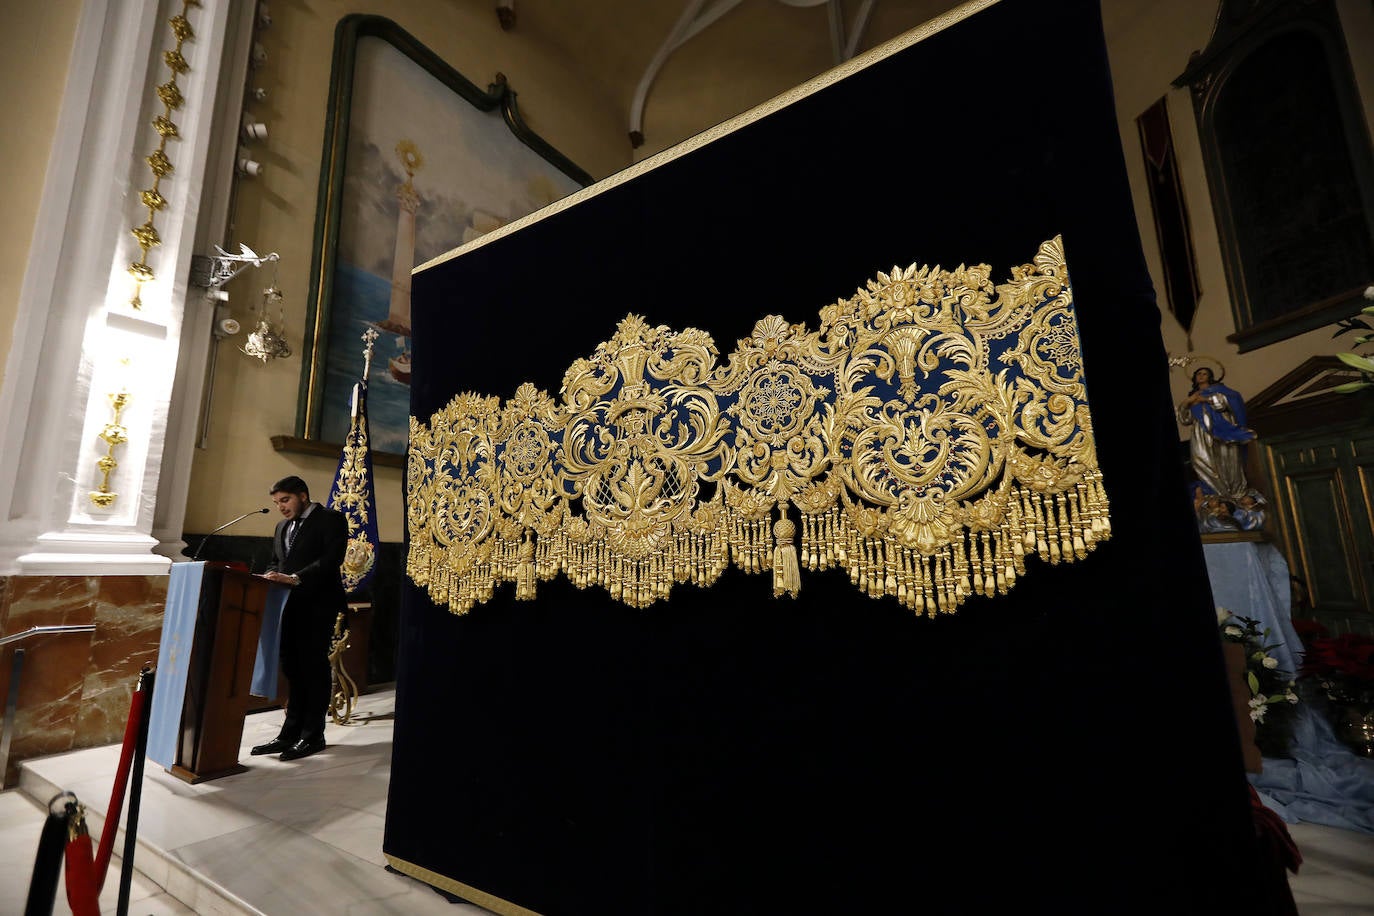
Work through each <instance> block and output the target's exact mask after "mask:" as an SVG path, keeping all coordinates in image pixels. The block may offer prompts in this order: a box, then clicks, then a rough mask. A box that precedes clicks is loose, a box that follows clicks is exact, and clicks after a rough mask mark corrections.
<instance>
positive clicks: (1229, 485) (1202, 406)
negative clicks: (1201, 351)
mask: <svg viewBox="0 0 1374 916" xmlns="http://www.w3.org/2000/svg"><path fill="white" fill-rule="evenodd" d="M1178 419H1179V422H1180V423H1182V424H1183V425H1184V426H1191V427H1192V428H1193V434H1192V437H1191V441H1190V443H1189V449H1188V451H1189V457H1190V458H1191V460H1192V464H1193V473H1194V474H1196V475H1197V479H1198V480H1199V481H1201V482H1202V484H1203V485H1204V486H1205V487H1206V489H1207V490H1208V494H1207V495H1216V496H1219V497H1220V498H1221V499H1224V500H1226V501H1227V502H1229V503H1232V504H1236V503H1238V502H1239V501H1240V499H1241V498H1242V497H1245V496H1251V497H1253V496H1254V495H1255V493H1256V491H1255V490H1254V489H1253V488H1252V487H1251V486H1250V484H1249V482H1248V481H1247V480H1246V479H1245V446H1246V444H1247V443H1249V442H1252V441H1254V439H1255V432H1254V430H1252V429H1250V428H1248V427H1247V426H1246V425H1245V402H1244V401H1243V400H1242V399H1241V396H1240V392H1238V391H1236V390H1235V389H1234V388H1231V387H1228V386H1226V385H1223V384H1222V383H1221V382H1220V380H1218V379H1216V378H1215V377H1214V376H1213V374H1212V370H1211V369H1210V368H1208V367H1206V366H1202V367H1200V368H1198V369H1197V370H1196V371H1194V372H1193V387H1192V388H1191V389H1190V390H1189V392H1188V397H1187V398H1185V399H1184V401H1183V403H1181V404H1179V405H1178Z"/></svg>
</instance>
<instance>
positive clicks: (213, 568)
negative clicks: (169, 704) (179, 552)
mask: <svg viewBox="0 0 1374 916" xmlns="http://www.w3.org/2000/svg"><path fill="white" fill-rule="evenodd" d="M280 587H281V586H278V585H274V584H273V583H271V582H268V581H267V580H266V579H263V578H261V577H259V576H255V575H252V574H251V573H249V572H248V571H247V570H245V569H242V568H241V567H240V566H239V565H237V564H228V563H213V562H212V563H206V565H205V575H204V579H203V580H202V582H201V588H200V596H199V606H198V607H197V610H196V625H195V637H194V639H193V640H192V644H191V657H190V659H189V660H188V665H187V670H186V699H185V703H184V704H183V705H182V708H181V726H180V732H179V735H178V739H177V760H176V763H175V764H174V765H173V766H171V767H170V768H169V769H168V772H170V773H171V774H172V775H173V776H176V777H178V778H180V779H184V780H186V781H187V782H190V783H198V782H204V781H206V780H207V779H216V778H218V777H220V776H229V775H231V774H233V773H242V772H243V771H245V770H246V769H248V768H247V767H245V766H243V765H241V764H240V763H239V762H238V758H239V745H240V743H241V742H242V740H243V719H244V716H245V715H247V713H248V708H249V703H250V697H249V687H250V686H251V684H252V680H253V660H254V658H255V656H256V653H257V648H258V633H259V631H260V630H261V629H262V615H263V610H264V608H265V606H266V603H267V597H268V595H269V594H270V593H271V591H272V589H274V588H280Z"/></svg>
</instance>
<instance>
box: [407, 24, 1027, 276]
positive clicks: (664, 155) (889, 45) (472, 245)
mask: <svg viewBox="0 0 1374 916" xmlns="http://www.w3.org/2000/svg"><path fill="white" fill-rule="evenodd" d="M999 2H1001V0H969V2H968V3H965V4H963V5H962V6H958V7H955V8H954V9H952V10H950V11H948V12H945V13H941V14H940V15H939V16H936V17H934V18H933V19H929V20H927V21H926V22H925V23H924V24H922V25H918V26H916V27H915V28H913V29H910V30H909V31H906V32H903V33H902V34H901V35H898V36H897V37H896V38H893V39H890V40H888V41H885V42H883V43H882V44H880V45H878V46H877V47H876V48H871V49H869V50H868V51H865V52H864V53H863V54H860V55H859V56H858V57H851V58H850V59H849V60H848V61H846V62H844V63H843V64H840V65H839V66H837V67H834V68H832V69H830V70H827V71H825V72H824V73H822V74H820V75H819V76H815V77H812V78H811V79H809V80H807V81H806V82H804V83H802V84H801V85H799V86H794V87H793V88H791V89H789V90H787V91H786V92H783V93H781V94H779V95H776V96H774V97H773V98H772V99H770V100H768V101H767V102H764V103H763V104H761V105H758V106H756V107H754V108H751V109H749V110H748V111H746V112H744V113H743V114H739V115H736V116H735V117H733V118H731V119H730V120H728V121H722V122H721V123H719V124H717V125H716V126H715V127H711V128H708V129H707V130H704V131H702V132H701V133H699V134H695V135H693V136H692V137H690V138H688V139H686V140H683V141H682V142H681V143H678V144H676V145H675V146H670V147H668V148H667V149H665V150H663V151H661V152H658V153H655V154H654V155H652V156H650V157H649V158H648V159H645V160H642V161H640V162H637V163H635V164H634V165H631V166H630V167H628V168H625V169H622V170H620V171H618V172H615V173H614V174H612V175H610V176H608V177H606V178H603V179H602V180H601V181H598V182H596V183H595V184H592V185H588V186H587V187H585V188H583V189H582V190H580V191H576V192H574V193H572V194H569V195H568V196H567V197H564V198H561V199H560V200H556V201H554V202H553V203H551V204H549V205H548V206H547V207H543V208H541V209H539V210H535V211H534V212H533V213H530V214H528V215H526V216H522V217H521V218H520V219H518V220H515V221H514V222H511V223H507V224H505V225H504V226H500V227H498V228H496V229H493V230H492V231H490V232H488V233H487V234H486V235H481V236H478V237H477V238H475V239H473V240H472V241H470V242H466V243H465V244H462V245H459V246H458V247H457V248H454V249H452V250H450V251H446V252H444V253H443V254H441V255H439V256H438V257H435V258H431V259H430V260H428V261H426V262H425V263H423V264H421V265H420V266H418V267H416V268H414V269H413V270H411V272H410V273H411V275H412V276H414V275H415V274H418V273H420V272H422V271H426V270H429V269H430V268H431V267H438V266H439V265H440V264H443V263H444V262H445V261H450V260H452V259H453V258H456V257H458V256H459V255H464V254H467V253H468V252H470V251H474V250H476V249H478V248H480V247H482V246H483V245H486V244H488V243H490V242H494V241H496V240H497V239H499V238H504V237H505V236H507V235H510V234H511V233H513V232H518V231H520V230H521V229H524V228H525V227H526V226H529V225H531V224H533V223H536V222H538V221H540V220H542V219H547V218H548V217H550V216H553V215H555V214H557V213H561V212H563V211H564V210H566V209H568V208H569V207H575V206H577V205H578V204H580V203H582V202H583V201H584V200H590V199H591V198H593V197H595V196H597V195H598V194H601V193H602V192H604V191H609V190H610V189H611V188H616V187H619V186H620V185H622V184H624V183H625V182H627V181H632V180H634V179H636V178H638V177H639V176H640V175H643V174H644V173H645V172H648V171H652V170H653V169H656V168H658V167H659V166H661V165H664V164H665V163H668V162H671V161H673V160H674V159H677V158H679V157H681V156H685V155H687V154H688V153H691V152H694V151H695V150H697V149H699V148H700V147H703V146H705V145H707V144H708V143H714V142H715V141H716V140H719V139H720V138H721V137H724V136H727V135H729V134H732V133H734V132H735V131H737V130H739V129H740V128H742V127H746V126H748V125H750V124H752V123H754V122H755V121H757V120H759V119H760V118H763V117H766V116H767V115H770V114H772V113H773V112H775V111H780V110H782V109H784V108H786V107H787V106H789V105H792V104H794V103H795V102H799V101H801V100H802V99H804V98H806V97H807V96H809V95H813V94H815V93H816V92H819V91H820V90H822V89H824V88H826V87H827V86H830V85H831V84H833V83H837V82H839V81H840V80H842V79H845V78H846V77H848V76H851V75H853V74H855V73H858V72H859V71H860V70H865V69H867V68H869V67H871V66H873V65H874V64H876V63H878V62H879V61H882V60H884V59H886V58H888V57H891V56H892V55H893V54H896V53H897V52H898V51H903V50H906V49H907V48H909V47H911V46H912V45H915V44H919V43H920V42H922V41H925V40H926V39H927V38H929V37H931V36H932V35H936V34H939V33H940V32H943V31H944V30H945V29H947V28H949V27H950V26H952V25H955V24H957V23H960V22H963V21H964V20H965V19H968V18H969V17H971V16H973V15H975V14H977V13H981V12H982V11H983V10H985V9H987V8H988V7H990V6H996V5H997V4H998V3H999Z"/></svg>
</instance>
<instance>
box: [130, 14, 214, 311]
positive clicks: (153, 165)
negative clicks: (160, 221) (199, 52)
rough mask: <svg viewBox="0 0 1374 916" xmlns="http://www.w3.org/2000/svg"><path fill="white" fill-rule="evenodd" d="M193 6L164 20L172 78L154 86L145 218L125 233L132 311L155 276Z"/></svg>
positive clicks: (138, 306)
mask: <svg viewBox="0 0 1374 916" xmlns="http://www.w3.org/2000/svg"><path fill="white" fill-rule="evenodd" d="M193 6H200V0H183V2H182V4H181V12H180V13H178V14H177V15H175V16H173V17H172V18H171V19H169V20H167V24H168V26H169V27H170V28H171V30H172V36H173V37H174V38H175V39H176V47H174V48H172V50H170V51H164V52H163V53H162V60H163V62H164V63H165V64H166V65H167V69H168V70H171V71H172V77H171V79H169V80H168V81H167V82H165V83H163V84H161V85H160V86H158V87H157V97H158V99H159V100H160V101H161V102H162V105H163V112H162V114H160V115H158V116H157V117H155V118H154V119H153V121H152V125H153V129H154V130H156V131H157V134H158V138H159V140H158V145H157V149H155V150H153V152H152V153H151V154H150V155H148V156H147V157H146V158H145V161H146V162H147V163H148V168H149V169H150V170H151V171H152V173H153V186H152V187H151V188H145V189H144V190H143V191H142V192H140V193H139V201H140V202H141V203H142V204H143V206H145V207H147V208H148V219H147V220H145V221H144V222H143V224H142V225H139V226H135V227H133V228H132V229H130V230H129V231H130V232H132V233H133V236H134V239H135V240H136V241H137V242H138V248H139V252H140V253H139V258H138V260H137V261H134V262H133V263H132V264H130V265H129V274H130V275H131V276H132V277H133V278H134V294H133V296H132V297H131V298H130V299H129V305H131V306H133V307H134V308H135V309H142V308H143V299H142V298H141V293H142V291H143V284H144V283H147V282H149V281H150V280H152V279H154V277H155V274H154V273H153V269H152V268H151V267H149V266H148V252H149V251H150V250H151V249H153V248H155V247H157V246H158V245H161V244H162V237H161V236H160V235H159V234H158V231H157V227H156V226H155V225H154V221H155V220H156V218H157V214H158V213H159V212H160V211H161V210H163V209H165V208H166V206H167V198H165V197H163V196H162V191H161V185H162V179H163V178H165V177H166V176H167V175H170V174H171V173H172V171H173V169H174V166H173V165H172V160H170V159H168V158H167V141H168V140H169V139H171V138H174V137H177V136H179V133H178V130H177V125H176V122H174V121H173V120H172V112H174V111H176V110H178V109H179V108H181V106H182V104H183V103H184V102H185V97H184V96H182V94H181V88H180V87H179V86H177V78H178V77H179V76H181V75H182V74H183V73H187V72H189V71H190V69H191V65H190V64H188V63H187V62H186V58H185V56H183V55H182V53H181V46H182V45H183V44H185V43H186V42H187V41H188V40H190V39H192V38H194V37H195V34H196V33H195V30H194V29H192V28H191V22H190V20H189V19H187V18H186V13H187V12H188V11H189V10H190V8H191V7H193Z"/></svg>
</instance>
